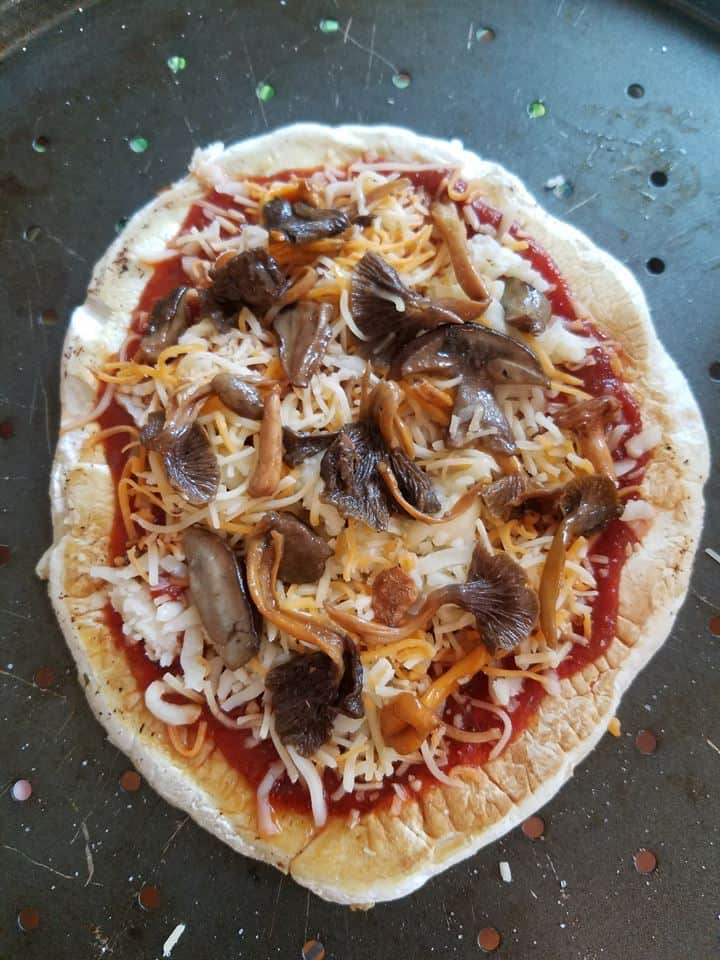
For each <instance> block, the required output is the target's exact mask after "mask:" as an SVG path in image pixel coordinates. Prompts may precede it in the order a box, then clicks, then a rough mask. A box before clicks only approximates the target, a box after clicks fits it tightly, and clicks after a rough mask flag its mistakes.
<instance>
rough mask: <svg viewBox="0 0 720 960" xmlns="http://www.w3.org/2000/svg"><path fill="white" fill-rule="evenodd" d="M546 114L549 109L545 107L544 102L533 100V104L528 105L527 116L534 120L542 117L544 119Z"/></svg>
mask: <svg viewBox="0 0 720 960" xmlns="http://www.w3.org/2000/svg"><path fill="white" fill-rule="evenodd" d="M546 113H547V107H546V106H545V103H544V101H542V100H533V101H532V103H529V104H528V105H527V114H528V116H529V117H530V118H531V119H533V120H537V119H539V118H540V117H544V116H545V114H546Z"/></svg>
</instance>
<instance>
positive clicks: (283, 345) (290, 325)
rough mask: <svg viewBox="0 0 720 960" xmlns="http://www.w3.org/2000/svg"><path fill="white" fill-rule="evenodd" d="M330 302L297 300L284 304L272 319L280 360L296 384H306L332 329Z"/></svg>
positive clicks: (289, 378)
mask: <svg viewBox="0 0 720 960" xmlns="http://www.w3.org/2000/svg"><path fill="white" fill-rule="evenodd" d="M332 315H333V310H332V307H331V306H330V304H329V303H316V302H315V301H312V300H300V301H298V302H297V303H294V304H292V305H291V306H288V307H285V308H284V309H283V310H281V311H280V313H278V314H277V316H276V317H275V319H274V321H273V329H274V330H275V333H276V334H277V337H278V344H279V351H280V361H281V362H282V365H283V368H284V370H285V372H286V373H287V376H288V380H289V381H290V383H292V385H293V386H295V387H306V386H307V385H308V383H309V381H310V377H312V375H313V374H314V373H317V371H318V369H319V367H320V364H321V363H322V359H323V357H324V356H325V351H326V350H327V346H328V343H329V342H330V337H331V335H332V331H331V329H330V323H331V321H332Z"/></svg>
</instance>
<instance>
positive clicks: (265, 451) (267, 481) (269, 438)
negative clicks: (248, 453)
mask: <svg viewBox="0 0 720 960" xmlns="http://www.w3.org/2000/svg"><path fill="white" fill-rule="evenodd" d="M282 436H283V435H282V422H281V420H280V391H279V389H278V388H277V387H273V389H272V390H271V391H270V393H269V394H268V395H267V397H266V398H265V405H264V407H263V415H262V420H261V421H260V433H259V434H258V454H257V463H256V464H255V470H254V471H253V475H252V477H251V478H250V483H249V484H248V493H249V494H250V496H251V497H258V498H259V497H270V496H272V495H273V493H275V491H276V490H277V486H278V484H279V483H280V480H281V478H282V464H283V460H282V455H283V439H282Z"/></svg>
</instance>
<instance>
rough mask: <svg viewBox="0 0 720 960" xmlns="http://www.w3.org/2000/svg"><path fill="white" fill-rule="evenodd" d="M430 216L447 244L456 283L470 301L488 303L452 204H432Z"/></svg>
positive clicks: (461, 225) (483, 282)
mask: <svg viewBox="0 0 720 960" xmlns="http://www.w3.org/2000/svg"><path fill="white" fill-rule="evenodd" d="M430 215H431V216H432V218H433V223H434V224H435V226H436V227H437V229H438V231H439V232H440V235H441V236H442V238H443V240H444V241H445V243H446V244H447V248H448V253H449V254H450V262H451V263H452V267H453V270H454V271H455V277H456V278H457V282H458V283H459V284H460V286H461V287H462V288H463V291H464V292H465V293H466V294H467V295H468V297H470V299H471V300H485V301H487V302H489V299H490V297H489V294H488V290H487V287H486V286H485V281H484V280H483V279H482V277H481V276H480V274H479V273H478V272H477V270H476V269H475V266H474V265H473V262H472V260H471V259H470V251H469V249H468V242H467V232H466V230H465V226H464V224H463V223H462V221H461V220H460V217H459V216H458V212H457V208H456V206H455V204H454V203H434V204H433V205H432V207H431V208H430ZM486 306H487V303H486Z"/></svg>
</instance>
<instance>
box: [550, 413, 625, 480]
mask: <svg viewBox="0 0 720 960" xmlns="http://www.w3.org/2000/svg"><path fill="white" fill-rule="evenodd" d="M619 413H620V402H619V401H618V400H617V399H616V398H615V397H612V396H607V397H593V398H592V399H591V400H581V401H580V402H578V403H572V404H569V405H568V406H567V407H565V409H564V410H560V411H559V412H558V413H556V414H555V423H557V425H558V426H559V427H566V428H568V429H570V430H573V431H574V432H575V433H576V434H577V438H578V446H579V448H580V455H581V456H583V457H586V458H587V459H588V460H589V461H590V463H591V464H592V465H593V467H594V468H595V470H596V471H597V472H598V473H601V474H604V475H605V476H607V477H610V478H612V479H614V478H615V464H614V462H613V458H612V453H611V452H610V447H609V446H608V439H607V434H606V427H607V425H608V424H610V423H612V422H613V421H617V419H618V415H619Z"/></svg>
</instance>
